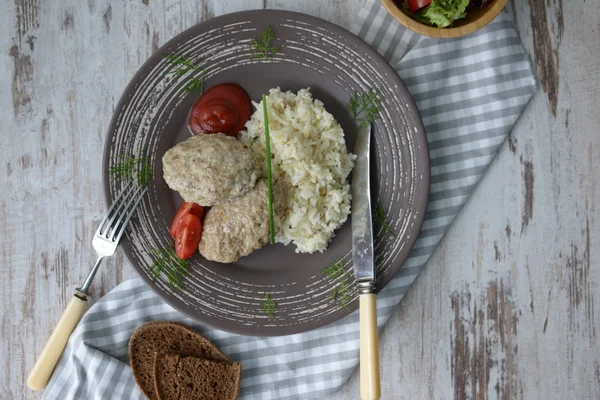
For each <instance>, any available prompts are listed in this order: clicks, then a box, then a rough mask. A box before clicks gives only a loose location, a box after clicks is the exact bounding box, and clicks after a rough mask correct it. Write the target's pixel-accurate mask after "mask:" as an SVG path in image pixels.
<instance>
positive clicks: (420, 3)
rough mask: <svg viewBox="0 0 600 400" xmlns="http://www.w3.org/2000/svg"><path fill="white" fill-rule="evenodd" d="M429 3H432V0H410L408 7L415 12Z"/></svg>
mask: <svg viewBox="0 0 600 400" xmlns="http://www.w3.org/2000/svg"><path fill="white" fill-rule="evenodd" d="M429 4H431V0H408V9H409V10H410V11H411V12H415V11H417V10H420V9H421V8H423V7H425V6H428V5H429Z"/></svg>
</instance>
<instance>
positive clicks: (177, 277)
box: [150, 247, 188, 290]
mask: <svg viewBox="0 0 600 400" xmlns="http://www.w3.org/2000/svg"><path fill="white" fill-rule="evenodd" d="M150 254H152V255H153V256H154V262H153V263H152V265H150V274H151V275H152V280H153V281H154V280H156V278H158V277H159V276H160V275H161V274H162V273H163V272H164V273H166V274H167V278H168V281H169V286H170V287H171V289H177V290H181V289H182V288H183V285H182V283H181V277H182V276H184V275H186V274H187V273H188V262H187V261H186V260H182V259H180V258H179V257H177V254H175V250H174V249H173V248H172V247H165V248H162V249H156V248H152V249H150Z"/></svg>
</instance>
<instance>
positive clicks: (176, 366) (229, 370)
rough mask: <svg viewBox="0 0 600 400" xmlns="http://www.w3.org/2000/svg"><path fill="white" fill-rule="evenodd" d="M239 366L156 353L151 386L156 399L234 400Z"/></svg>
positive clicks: (240, 372) (236, 391) (240, 368)
mask: <svg viewBox="0 0 600 400" xmlns="http://www.w3.org/2000/svg"><path fill="white" fill-rule="evenodd" d="M241 375H242V365H241V364H240V363H238V362H236V363H232V364H229V363H223V362H215V361H209V360H205V359H201V358H197V357H182V356H180V355H177V354H157V355H156V357H155V359H154V384H155V392H156V393H157V394H158V399H159V400H235V399H236V398H237V395H238V390H239V387H240V379H241Z"/></svg>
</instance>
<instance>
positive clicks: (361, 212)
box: [352, 125, 375, 293]
mask: <svg viewBox="0 0 600 400" xmlns="http://www.w3.org/2000/svg"><path fill="white" fill-rule="evenodd" d="M370 149H371V125H369V126H362V125H361V126H360V127H359V129H358V134H357V135H356V140H355V141H354V154H356V160H355V161H354V170H353V171H352V261H353V264H354V276H355V277H356V280H357V281H358V285H359V289H360V291H361V293H371V292H372V291H373V289H374V282H375V263H374V261H373V224H372V220H371V219H372V217H371V185H370V176H369V175H370V171H369V161H370V160H369V158H370Z"/></svg>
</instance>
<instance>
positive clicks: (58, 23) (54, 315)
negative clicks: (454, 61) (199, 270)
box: [0, 0, 600, 400]
mask: <svg viewBox="0 0 600 400" xmlns="http://www.w3.org/2000/svg"><path fill="white" fill-rule="evenodd" d="M361 5H362V0H336V1H327V2H326V1H321V0H309V1H307V0H302V1H288V0H279V1H271V0H266V1H263V0H221V1H217V0H214V1H211V0H203V1H193V0H189V1H187V0H182V1H168V0H138V1H119V2H117V1H109V0H88V1H86V2H82V1H74V0H70V1H61V2H40V1H39V0H15V1H11V0H5V1H3V4H2V6H0V15H1V23H0V38H1V39H0V71H1V73H0V108H1V109H2V117H3V118H2V119H3V122H2V124H1V126H2V128H1V133H2V142H1V145H2V150H1V154H2V155H1V159H0V160H1V162H0V168H1V170H2V172H0V226H1V227H2V232H3V233H2V237H1V238H0V242H1V250H0V257H1V261H0V263H1V265H0V268H1V271H2V280H0V293H1V298H2V303H1V306H0V307H1V308H0V309H1V311H2V325H1V327H0V329H1V333H2V345H1V348H0V359H1V360H2V363H1V364H0V365H1V366H0V382H1V387H0V397H1V398H3V399H22V398H26V399H33V398H38V397H39V395H40V394H39V393H33V392H31V391H30V390H28V389H27V388H26V385H25V379H26V376H27V374H28V371H29V369H30V368H31V366H32V365H33V363H34V359H35V357H36V356H37V354H38V353H39V352H40V350H41V348H42V347H43V345H44V342H45V341H46V339H47V338H48V336H49V334H50V332H51V330H52V328H53V327H54V324H55V322H56V320H57V319H58V317H59V315H60V314H61V313H62V311H63V309H64V307H65V305H66V302H67V301H68V299H69V298H70V296H71V293H72V290H73V288H74V287H75V286H76V285H78V284H79V283H81V281H82V280H83V278H84V277H85V275H86V274H87V272H88V270H89V268H90V267H91V265H92V264H93V261H94V257H95V255H94V253H93V251H92V250H91V247H90V241H91V236H92V234H93V232H94V230H95V228H96V225H97V222H98V221H99V218H100V217H101V215H102V213H103V212H104V204H103V200H102V195H101V177H102V171H101V153H102V147H103V141H104V137H105V134H106V130H107V126H108V122H109V120H110V117H111V113H112V111H113V109H114V107H115V104H116V102H117V101H118V99H119V96H120V95H121V92H122V90H123V89H124V87H125V85H126V84H127V82H128V81H129V79H130V78H131V77H132V76H133V74H134V73H135V71H136V70H137V68H138V67H139V66H140V65H141V64H142V63H143V62H144V61H145V60H146V59H147V58H148V56H150V54H152V52H154V51H156V50H157V48H158V47H159V46H160V45H161V44H163V43H164V42H165V41H166V40H168V39H170V38H171V37H173V36H174V35H175V34H177V33H179V32H181V31H182V30H184V29H186V28H188V27H190V26H192V25H194V24H196V23H198V22H200V21H203V20H206V19H208V18H211V17H212V16H215V15H220V14H224V13H229V12H233V11H238V10H246V9H255V8H265V7H266V8H284V9H291V10H296V11H301V12H305V13H308V14H312V15H316V16H318V17H321V18H325V19H327V20H330V21H333V22H335V23H337V24H339V25H341V26H344V27H348V26H350V25H351V24H352V22H353V21H354V19H355V18H356V15H357V13H358V10H359V9H360V7H361ZM510 6H511V8H512V10H513V15H514V19H515V22H516V23H517V25H518V28H519V32H520V35H521V38H522V40H523V42H524V45H525V47H526V49H527V51H528V52H529V54H530V56H531V58H532V60H533V63H534V65H535V70H536V71H537V74H538V76H539V80H540V89H539V92H538V93H537V95H536V96H535V97H534V99H533V100H532V102H531V104H530V105H529V107H528V108H527V110H526V112H525V114H524V115H523V116H522V118H521V119H520V120H519V122H518V124H517V126H516V127H515V129H514V131H513V135H512V137H511V138H510V139H509V140H508V141H507V143H506V144H505V145H504V147H503V148H502V150H501V152H500V154H499V156H498V157H497V158H496V160H495V161H494V163H493V164H492V166H491V167H490V170H489V171H488V173H487V174H486V175H485V177H484V178H483V180H482V182H481V184H480V185H479V187H478V188H477V190H476V191H475V193H474V194H473V196H472V197H471V199H470V200H469V202H468V204H467V205H466V207H465V209H464V211H463V212H462V213H461V214H460V215H459V216H458V218H457V219H456V221H455V223H454V225H453V227H452V229H451V230H450V231H449V232H448V235H446V237H445V238H444V239H443V240H442V243H441V245H440V246H439V248H438V249H437V251H436V252H435V255H434V256H433V257H432V259H431V260H430V262H429V265H428V267H427V269H426V271H425V272H424V273H423V275H422V276H420V277H419V279H418V280H417V282H416V284H415V285H414V287H413V288H412V289H411V290H410V292H409V294H408V295H407V296H406V298H405V299H404V300H403V302H402V304H401V306H400V307H399V309H398V311H397V312H396V313H395V314H394V315H393V316H392V318H391V320H390V322H389V323H388V324H387V326H386V327H385V329H384V330H383V333H382V337H381V350H380V351H381V355H382V359H381V367H382V374H383V375H382V389H383V398H384V399H404V398H406V399H426V398H427V399H429V398H431V399H434V398H435V399H450V398H457V399H467V398H468V399H487V398H489V399H496V398H498V399H510V398H516V399H521V398H525V399H540V400H546V399H598V398H600V348H599V346H598V344H599V343H598V340H599V339H598V336H597V334H596V329H597V325H596V321H600V304H598V305H596V304H595V302H598V301H600V292H599V291H598V289H599V283H600V269H599V268H598V266H599V264H600V249H599V247H598V246H597V243H598V238H599V236H600V221H599V220H598V217H600V214H599V211H600V210H599V209H598V208H597V207H596V205H597V202H598V201H600V193H599V190H600V185H599V184H598V179H597V176H598V174H599V171H600V132H599V127H600V111H599V106H598V104H599V103H600V2H598V1H590V0H588V1H586V0H570V1H568V2H565V4H564V7H563V2H562V0H547V1H544V0H529V2H528V3H527V2H525V1H524V0H513V1H512V3H511V5H510ZM134 274H135V273H134V271H133V270H132V268H131V266H130V265H129V264H128V263H127V261H125V260H124V258H123V255H122V254H121V253H118V255H117V257H116V258H114V259H113V260H110V261H108V262H106V263H105V265H104V266H103V267H102V269H101V272H100V274H99V275H98V276H97V278H96V281H95V283H94V286H93V292H94V298H95V299H98V298H99V297H100V296H102V295H103V294H104V293H106V292H107V291H109V290H110V289H112V288H113V287H114V286H115V285H116V284H117V283H119V282H120V281H122V280H123V279H126V278H128V277H131V276H133V275H134ZM332 398H333V399H358V379H357V376H353V377H352V379H351V380H350V382H349V383H348V384H346V385H345V386H344V388H343V389H342V390H341V392H340V393H338V394H337V395H336V396H333V397H332Z"/></svg>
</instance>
